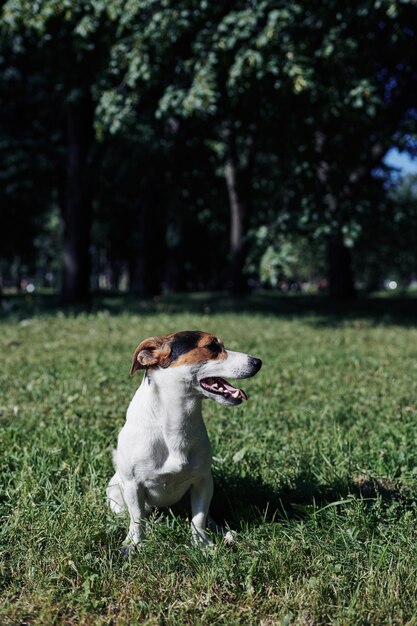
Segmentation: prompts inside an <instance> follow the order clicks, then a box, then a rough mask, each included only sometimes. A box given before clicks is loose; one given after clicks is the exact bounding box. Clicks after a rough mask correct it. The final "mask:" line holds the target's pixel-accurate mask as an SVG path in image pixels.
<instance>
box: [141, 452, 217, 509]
mask: <svg viewBox="0 0 417 626" xmlns="http://www.w3.org/2000/svg"><path fill="white" fill-rule="evenodd" d="M209 464H210V458H209V456H208V454H202V455H201V456H200V458H198V455H196V454H190V455H189V456H185V455H179V454H177V453H173V454H170V455H169V456H168V457H167V458H166V460H165V462H164V463H163V465H161V466H160V467H154V468H153V469H152V470H151V471H149V472H147V476H146V477H145V479H144V486H145V492H146V499H147V500H148V502H149V503H150V504H152V505H155V506H169V505H171V504H174V503H175V502H177V501H178V500H179V499H180V498H182V496H183V495H184V494H185V493H186V492H187V491H188V489H189V488H190V486H191V485H192V484H193V483H194V482H196V480H198V479H199V477H200V476H202V475H204V474H205V473H206V472H207V466H208V465H209Z"/></svg>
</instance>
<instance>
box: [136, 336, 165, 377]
mask: <svg viewBox="0 0 417 626" xmlns="http://www.w3.org/2000/svg"><path fill="white" fill-rule="evenodd" d="M170 354H171V347H170V345H169V343H168V342H167V341H166V339H165V337H149V338H148V339H145V340H144V341H142V342H141V343H140V344H139V345H138V347H137V348H136V350H135V352H134V354H133V362H132V368H131V370H130V374H131V375H132V374H134V373H135V372H137V370H141V369H145V368H147V367H152V366H153V365H160V366H161V367H167V366H168V365H169V362H168V358H169V355H170Z"/></svg>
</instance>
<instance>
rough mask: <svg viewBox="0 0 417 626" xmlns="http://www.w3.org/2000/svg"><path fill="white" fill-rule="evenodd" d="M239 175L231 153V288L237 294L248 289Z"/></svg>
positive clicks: (228, 163) (228, 162)
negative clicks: (244, 273)
mask: <svg viewBox="0 0 417 626" xmlns="http://www.w3.org/2000/svg"><path fill="white" fill-rule="evenodd" d="M237 177H238V173H237V164H236V161H235V159H234V158H233V156H232V155H229V156H228V158H227V159H226V164H225V178H226V185H227V192H228V195H229V206H230V288H231V291H232V293H233V294H235V295H239V294H241V293H243V292H244V291H245V290H246V283H245V279H244V276H243V266H244V263H245V256H246V250H245V244H244V238H243V236H244V219H245V205H244V202H243V201H242V199H241V197H240V194H239V188H238V181H237Z"/></svg>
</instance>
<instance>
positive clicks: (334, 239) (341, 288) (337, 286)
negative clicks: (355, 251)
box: [327, 234, 355, 298]
mask: <svg viewBox="0 0 417 626" xmlns="http://www.w3.org/2000/svg"><path fill="white" fill-rule="evenodd" d="M327 263H328V278H329V295H330V297H331V298H353V297H354V296H355V287H354V284H353V274H352V267H351V257H350V250H349V248H347V247H346V246H345V244H344V242H343V237H342V236H341V235H339V234H337V235H329V237H328V239H327Z"/></svg>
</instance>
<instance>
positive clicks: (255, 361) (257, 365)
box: [249, 356, 262, 374]
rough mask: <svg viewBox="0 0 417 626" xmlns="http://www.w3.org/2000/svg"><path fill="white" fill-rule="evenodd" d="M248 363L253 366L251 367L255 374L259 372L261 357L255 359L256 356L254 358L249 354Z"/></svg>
mask: <svg viewBox="0 0 417 626" xmlns="http://www.w3.org/2000/svg"><path fill="white" fill-rule="evenodd" d="M249 363H250V364H251V366H252V367H253V369H254V370H255V372H254V373H255V374H256V373H257V372H259V370H260V369H261V367H262V361H261V359H257V358H255V357H254V356H250V357H249Z"/></svg>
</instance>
